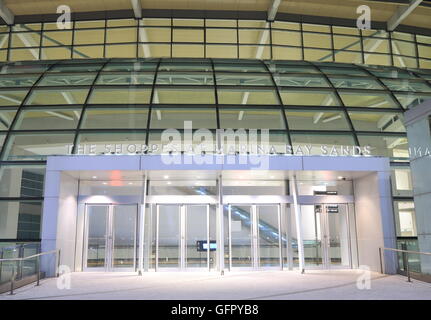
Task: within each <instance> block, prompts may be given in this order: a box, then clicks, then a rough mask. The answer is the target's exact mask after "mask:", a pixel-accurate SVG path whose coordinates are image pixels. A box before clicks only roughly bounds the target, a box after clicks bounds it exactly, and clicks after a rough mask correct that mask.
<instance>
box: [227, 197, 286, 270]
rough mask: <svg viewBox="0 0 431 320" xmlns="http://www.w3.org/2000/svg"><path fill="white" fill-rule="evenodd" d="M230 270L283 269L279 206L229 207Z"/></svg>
mask: <svg viewBox="0 0 431 320" xmlns="http://www.w3.org/2000/svg"><path fill="white" fill-rule="evenodd" d="M228 214H229V235H230V237H229V252H230V254H229V267H230V269H232V268H253V269H260V268H262V269H265V268H271V267H272V268H280V269H281V268H282V261H281V256H282V255H281V233H280V224H281V223H280V205H278V204H276V205H266V204H265V205H255V204H253V205H243V204H241V205H233V204H232V205H229V213H228Z"/></svg>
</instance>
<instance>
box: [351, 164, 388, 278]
mask: <svg viewBox="0 0 431 320" xmlns="http://www.w3.org/2000/svg"><path fill="white" fill-rule="evenodd" d="M389 176H390V173H389V172H377V173H371V174H369V175H367V176H365V177H362V178H359V179H355V180H354V190H355V213H356V229H357V240H358V260H359V265H366V266H368V267H369V268H370V269H371V270H372V271H378V272H380V257H379V247H390V248H395V239H396V238H395V225H394V219H393V210H392V197H391V193H390V183H389ZM393 256H394V255H393V254H391V253H390V252H388V253H386V254H385V259H384V261H385V271H386V273H390V274H392V273H395V271H396V264H395V261H394V260H393Z"/></svg>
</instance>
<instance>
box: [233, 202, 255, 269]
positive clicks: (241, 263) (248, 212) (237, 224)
mask: <svg viewBox="0 0 431 320" xmlns="http://www.w3.org/2000/svg"><path fill="white" fill-rule="evenodd" d="M251 243H252V207H251V206H238V205H235V206H232V207H231V246H232V252H231V259H232V267H252V265H253V259H252V250H251V249H252V246H251Z"/></svg>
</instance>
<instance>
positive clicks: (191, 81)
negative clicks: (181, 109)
mask: <svg viewBox="0 0 431 320" xmlns="http://www.w3.org/2000/svg"><path fill="white" fill-rule="evenodd" d="M156 84H158V85H194V86H196V85H213V84H214V76H213V74H212V73H208V72H207V73H204V72H203V73H197V72H193V73H191V72H187V73H182V72H160V73H159V74H158V75H157V82H156Z"/></svg>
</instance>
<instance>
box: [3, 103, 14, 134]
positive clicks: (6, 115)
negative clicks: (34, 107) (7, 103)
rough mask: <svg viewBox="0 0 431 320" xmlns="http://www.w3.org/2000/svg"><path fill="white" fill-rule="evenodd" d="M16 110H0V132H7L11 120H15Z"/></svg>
mask: <svg viewBox="0 0 431 320" xmlns="http://www.w3.org/2000/svg"><path fill="white" fill-rule="evenodd" d="M16 110H17V109H8V108H1V109H0V131H2V130H8V129H9V128H10V126H11V124H12V121H13V119H14V118H15V114H16Z"/></svg>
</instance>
